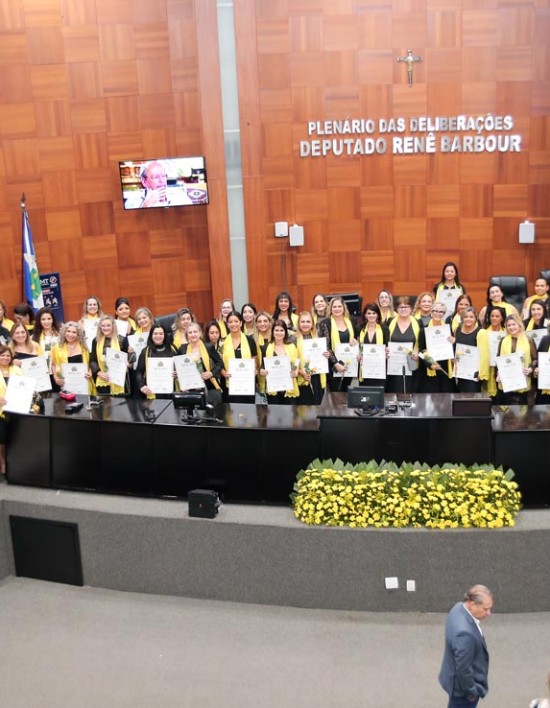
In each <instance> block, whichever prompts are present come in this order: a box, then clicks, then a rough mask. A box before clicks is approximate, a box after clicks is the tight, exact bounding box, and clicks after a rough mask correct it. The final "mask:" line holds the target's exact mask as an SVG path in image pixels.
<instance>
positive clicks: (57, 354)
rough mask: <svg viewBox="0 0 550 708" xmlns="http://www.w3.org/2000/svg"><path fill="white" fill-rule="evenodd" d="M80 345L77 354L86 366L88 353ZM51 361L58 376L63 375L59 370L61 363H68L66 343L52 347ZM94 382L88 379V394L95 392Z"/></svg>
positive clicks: (88, 359) (87, 364)
mask: <svg viewBox="0 0 550 708" xmlns="http://www.w3.org/2000/svg"><path fill="white" fill-rule="evenodd" d="M79 346H80V351H79V352H77V354H81V355H82V362H83V363H84V364H86V366H87V367H89V366H90V353H89V352H88V350H87V349H85V348H84V347H83V346H82V345H81V344H79ZM52 363H53V366H54V367H55V373H56V374H57V377H58V378H62V377H63V372H62V370H61V365H62V364H68V363H69V350H68V349H67V344H66V343H64V344H56V345H55V346H54V347H53V349H52ZM95 392H96V390H95V384H94V382H93V381H92V379H89V380H88V393H89V394H90V396H93V395H94V394H95Z"/></svg>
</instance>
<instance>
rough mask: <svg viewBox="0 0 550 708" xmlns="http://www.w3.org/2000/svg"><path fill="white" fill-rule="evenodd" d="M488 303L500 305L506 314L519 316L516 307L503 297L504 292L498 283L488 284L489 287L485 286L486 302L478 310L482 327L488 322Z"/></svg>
mask: <svg viewBox="0 0 550 708" xmlns="http://www.w3.org/2000/svg"><path fill="white" fill-rule="evenodd" d="M489 305H498V307H502V308H503V309H504V310H506V316H508V315H518V316H519V312H518V311H517V310H516V308H515V307H514V306H513V305H511V304H510V303H509V302H506V298H505V297H504V293H503V292H502V289H501V287H500V285H491V284H489V287H488V288H487V304H486V305H484V306H483V307H482V308H481V310H480V311H479V321H480V323H481V325H482V326H483V327H487V325H488V324H489V322H488V321H487V308H488V307H489Z"/></svg>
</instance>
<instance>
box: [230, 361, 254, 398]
mask: <svg viewBox="0 0 550 708" xmlns="http://www.w3.org/2000/svg"><path fill="white" fill-rule="evenodd" d="M229 374H230V376H229V395H230V396H253V395H254V393H255V392H256V360H255V359H237V358H234V359H230V361H229Z"/></svg>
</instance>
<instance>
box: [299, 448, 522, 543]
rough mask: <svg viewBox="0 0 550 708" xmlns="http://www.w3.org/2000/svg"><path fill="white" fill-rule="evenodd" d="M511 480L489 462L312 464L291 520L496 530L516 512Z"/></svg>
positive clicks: (507, 523)
mask: <svg viewBox="0 0 550 708" xmlns="http://www.w3.org/2000/svg"><path fill="white" fill-rule="evenodd" d="M513 476H514V473H513V472H512V470H508V471H507V472H503V471H502V469H501V468H497V469H495V468H494V467H493V466H492V465H474V466H470V467H465V466H464V465H455V464H448V463H446V464H444V465H441V466H437V465H435V466H432V467H430V466H429V465H426V464H423V465H421V464H420V463H418V462H415V463H403V464H402V465H399V466H397V465H396V464H395V463H392V462H389V463H388V462H385V461H382V462H380V463H378V462H375V461H374V460H371V461H370V462H368V463H364V462H363V463H359V464H357V465H351V464H344V463H343V462H342V461H341V460H335V461H333V460H325V461H320V460H314V461H313V462H312V463H311V464H310V465H309V467H308V468H307V469H306V470H302V471H301V472H299V473H298V476H297V479H296V484H295V485H294V492H293V494H292V495H291V500H292V502H293V507H294V513H295V515H296V517H297V518H298V519H299V520H300V521H303V522H304V523H306V524H313V525H321V524H326V525H327V526H350V527H352V528H353V527H366V526H374V527H390V526H391V527H406V526H414V527H418V526H425V527H427V528H437V529H444V528H458V527H462V528H468V527H472V526H476V527H479V528H501V527H503V526H513V525H514V519H515V516H516V515H517V513H518V511H519V510H520V508H521V494H520V492H519V489H518V485H517V483H516V482H513V481H512V478H513Z"/></svg>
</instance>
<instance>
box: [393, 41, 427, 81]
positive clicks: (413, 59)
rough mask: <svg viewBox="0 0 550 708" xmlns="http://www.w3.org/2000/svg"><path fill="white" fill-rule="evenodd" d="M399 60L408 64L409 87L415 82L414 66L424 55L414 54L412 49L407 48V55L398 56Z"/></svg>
mask: <svg viewBox="0 0 550 708" xmlns="http://www.w3.org/2000/svg"><path fill="white" fill-rule="evenodd" d="M397 61H398V62H405V63H406V64H407V83H408V84H409V88H410V87H411V86H412V84H413V67H414V65H415V64H416V62H418V61H422V57H420V56H417V55H415V54H413V51H412V49H407V56H405V57H398V58H397Z"/></svg>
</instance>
